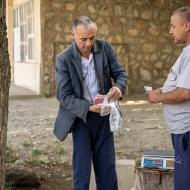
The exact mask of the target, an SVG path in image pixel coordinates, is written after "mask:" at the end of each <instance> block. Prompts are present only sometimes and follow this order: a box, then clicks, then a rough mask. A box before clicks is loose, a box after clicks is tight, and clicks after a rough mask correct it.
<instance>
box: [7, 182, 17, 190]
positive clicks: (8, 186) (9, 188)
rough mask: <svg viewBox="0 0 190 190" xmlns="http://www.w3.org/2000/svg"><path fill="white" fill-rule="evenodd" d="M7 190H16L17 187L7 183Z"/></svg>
mask: <svg viewBox="0 0 190 190" xmlns="http://www.w3.org/2000/svg"><path fill="white" fill-rule="evenodd" d="M5 190H15V187H14V186H13V185H12V184H11V183H5Z"/></svg>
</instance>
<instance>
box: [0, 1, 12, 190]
mask: <svg viewBox="0 0 190 190" xmlns="http://www.w3.org/2000/svg"><path fill="white" fill-rule="evenodd" d="M5 15H6V0H0V190H4V186H5V147H6V138H7V121H8V101H9V87H10V62H9V54H8V40H7V32H6V30H7V27H6V17H5Z"/></svg>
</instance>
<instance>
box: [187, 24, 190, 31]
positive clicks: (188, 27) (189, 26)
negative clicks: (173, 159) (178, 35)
mask: <svg viewBox="0 0 190 190" xmlns="http://www.w3.org/2000/svg"><path fill="white" fill-rule="evenodd" d="M186 30H187V32H190V22H188V23H187V24H186Z"/></svg>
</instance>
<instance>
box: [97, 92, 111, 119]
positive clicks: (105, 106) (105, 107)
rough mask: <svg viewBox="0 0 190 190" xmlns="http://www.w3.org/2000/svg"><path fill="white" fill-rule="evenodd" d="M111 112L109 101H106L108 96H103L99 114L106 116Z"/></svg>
mask: <svg viewBox="0 0 190 190" xmlns="http://www.w3.org/2000/svg"><path fill="white" fill-rule="evenodd" d="M110 112H111V106H110V103H109V102H108V96H107V95H106V96H104V100H103V102H102V105H101V110H100V115H101V116H106V115H108V114H110Z"/></svg>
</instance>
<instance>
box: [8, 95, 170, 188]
mask: <svg viewBox="0 0 190 190" xmlns="http://www.w3.org/2000/svg"><path fill="white" fill-rule="evenodd" d="M9 104H10V106H9V122H8V137H7V153H6V159H7V163H8V164H12V165H23V166H25V167H27V166H28V167H30V168H33V169H34V170H35V171H37V173H39V174H40V175H42V174H43V176H44V178H45V177H48V176H49V177H50V176H51V180H49V183H55V182H56V179H58V178H57V177H59V178H64V179H65V181H67V182H68V186H67V188H66V189H67V190H70V189H71V181H72V180H71V157H72V138H71V135H68V137H67V139H66V140H65V141H64V142H60V141H58V140H57V139H56V138H55V136H54V135H53V133H52V131H53V126H54V121H55V117H56V113H57V108H58V102H57V100H56V99H55V98H48V99H46V98H41V97H37V96H20V97H12V98H10V102H9ZM121 109H122V114H123V127H122V129H120V130H119V131H117V132H115V148H116V157H117V159H133V160H140V159H141V155H142V152H143V150H144V149H171V142H170V135H169V134H168V133H167V131H166V126H165V122H164V117H163V112H162V105H161V104H157V105H155V104H149V103H148V102H147V101H146V99H145V97H144V96H142V97H138V100H134V99H133V100H132V99H131V98H130V99H127V98H126V99H125V100H123V101H121ZM27 163H28V164H27ZM29 163H30V164H29ZM31 163H32V165H31ZM65 165H67V166H68V167H66V168H67V169H66V170H65V169H63V168H65ZM62 166H63V167H62ZM52 168H54V169H52ZM58 168H59V169H58ZM61 168H62V170H61ZM58 170H59V171H60V172H57V171H58ZM54 177H55V178H54ZM57 184H58V183H57ZM64 184H65V182H64ZM59 185H61V187H63V186H62V185H63V184H59ZM59 185H57V186H58V187H57V189H60V190H61V188H60V187H59ZM44 189H47V190H48V187H44ZM50 189H52V188H50ZM53 189H54V190H56V188H53ZM63 189H64V188H63Z"/></svg>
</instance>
